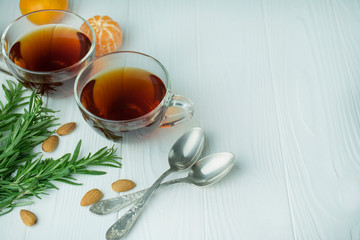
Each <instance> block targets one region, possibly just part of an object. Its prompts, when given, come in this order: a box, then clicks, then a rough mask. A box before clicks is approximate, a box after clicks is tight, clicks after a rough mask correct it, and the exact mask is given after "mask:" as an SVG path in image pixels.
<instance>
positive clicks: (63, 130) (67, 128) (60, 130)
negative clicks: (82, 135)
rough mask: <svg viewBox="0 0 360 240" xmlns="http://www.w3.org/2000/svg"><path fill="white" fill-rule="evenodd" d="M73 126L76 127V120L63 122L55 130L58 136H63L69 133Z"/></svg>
mask: <svg viewBox="0 0 360 240" xmlns="http://www.w3.org/2000/svg"><path fill="white" fill-rule="evenodd" d="M75 127H76V122H69V123H65V124H64V125H62V126H61V127H59V128H58V130H56V133H57V134H58V135H59V136H64V135H67V134H69V133H71V132H72V131H73V130H74V128H75Z"/></svg>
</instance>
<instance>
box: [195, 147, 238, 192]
mask: <svg viewBox="0 0 360 240" xmlns="http://www.w3.org/2000/svg"><path fill="white" fill-rule="evenodd" d="M234 158H235V156H234V154H232V153H230V152H221V153H215V154H212V155H209V156H207V157H205V158H202V159H200V160H199V161H197V162H196V163H195V164H194V165H193V166H192V167H191V171H190V173H189V175H188V178H189V182H190V183H192V184H195V185H197V186H207V185H211V184H214V183H216V182H217V181H219V180H220V179H222V178H223V177H224V176H225V175H226V174H227V173H228V172H229V171H230V170H231V168H232V167H233V166H234Z"/></svg>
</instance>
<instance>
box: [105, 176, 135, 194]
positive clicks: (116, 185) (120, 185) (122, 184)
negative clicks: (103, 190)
mask: <svg viewBox="0 0 360 240" xmlns="http://www.w3.org/2000/svg"><path fill="white" fill-rule="evenodd" d="M135 185H136V184H135V183H134V182H133V181H131V180H129V179H120V180H117V181H115V182H113V183H112V184H111V187H112V189H113V190H114V191H115V192H126V191H129V190H131V189H133V188H134V187H135Z"/></svg>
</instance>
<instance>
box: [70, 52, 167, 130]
mask: <svg viewBox="0 0 360 240" xmlns="http://www.w3.org/2000/svg"><path fill="white" fill-rule="evenodd" d="M127 53H129V54H136V55H142V56H144V57H148V58H149V59H151V60H153V61H155V62H156V63H157V64H159V66H160V67H161V68H162V69H163V71H164V73H165V76H166V79H167V86H166V93H165V95H164V97H163V99H162V100H161V102H160V103H159V104H158V105H157V106H156V108H154V109H153V110H151V111H150V112H148V113H146V114H144V115H142V116H140V117H137V118H131V119H127V120H111V119H106V118H102V117H99V116H97V115H95V114H93V113H91V112H90V111H88V110H87V109H86V107H84V105H83V104H82V103H81V101H80V97H79V94H78V91H77V85H78V82H79V79H80V77H81V75H82V73H83V72H84V71H85V70H86V69H87V68H88V67H90V66H91V65H92V64H93V63H94V62H96V61H97V60H99V59H101V58H104V57H108V56H109V55H113V54H127ZM162 81H163V80H162ZM80 94H81V92H80ZM172 95H173V94H172V93H171V81H170V78H169V73H168V71H167V70H166V68H165V66H164V65H163V64H162V63H161V62H160V61H159V60H157V59H156V58H154V57H152V56H150V55H148V54H145V53H141V52H136V51H115V52H111V53H107V54H104V55H102V56H100V57H97V58H95V59H94V60H92V61H91V62H89V64H87V65H86V66H85V67H83V68H82V69H81V70H80V72H79V73H78V75H77V76H76V79H75V83H74V97H75V101H76V103H77V105H78V106H79V107H80V109H81V110H82V111H84V112H85V113H86V114H87V115H89V116H90V117H92V118H95V119H98V120H101V121H104V122H108V123H131V122H137V121H141V120H142V119H144V118H147V117H148V116H151V115H152V114H153V113H154V112H156V111H158V110H159V109H160V107H161V106H162V105H163V104H164V102H165V101H166V99H167V98H169V96H172Z"/></svg>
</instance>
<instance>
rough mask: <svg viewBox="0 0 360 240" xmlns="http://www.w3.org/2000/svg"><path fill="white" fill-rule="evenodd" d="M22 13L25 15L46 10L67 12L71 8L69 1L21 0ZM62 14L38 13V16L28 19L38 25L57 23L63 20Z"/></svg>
mask: <svg viewBox="0 0 360 240" xmlns="http://www.w3.org/2000/svg"><path fill="white" fill-rule="evenodd" d="M19 7H20V11H21V13H22V14H23V15H25V14H27V13H30V12H34V11H38V10H45V9H57V10H64V11H67V10H68V7H69V2H68V0H20V3H19ZM62 16H63V14H62V13H51V12H46V13H38V14H36V15H31V16H28V19H29V20H30V21H31V22H33V23H35V24H37V25H42V24H47V23H56V22H57V21H59V20H60V19H61V18H62Z"/></svg>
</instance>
